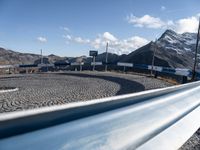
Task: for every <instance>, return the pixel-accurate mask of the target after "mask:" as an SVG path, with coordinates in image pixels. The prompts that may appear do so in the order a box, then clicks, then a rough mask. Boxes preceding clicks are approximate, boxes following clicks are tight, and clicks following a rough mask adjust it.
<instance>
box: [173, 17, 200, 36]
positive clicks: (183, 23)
mask: <svg viewBox="0 0 200 150" xmlns="http://www.w3.org/2000/svg"><path fill="white" fill-rule="evenodd" d="M198 24H199V20H198V17H197V16H193V17H188V18H184V19H180V20H178V21H176V22H175V27H174V29H175V31H176V32H178V33H184V32H192V33H196V32H197V30H198Z"/></svg>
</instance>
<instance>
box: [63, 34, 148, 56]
mask: <svg viewBox="0 0 200 150" xmlns="http://www.w3.org/2000/svg"><path fill="white" fill-rule="evenodd" d="M63 37H64V38H65V39H66V40H67V43H69V42H75V43H79V44H87V45H90V46H91V47H93V48H95V49H100V50H101V49H103V50H104V49H105V46H106V43H107V42H108V43H109V51H110V52H113V53H116V54H128V53H130V52H132V51H134V50H136V49H137V48H139V47H141V46H143V45H145V44H147V43H148V42H149V41H148V40H146V39H144V38H142V37H139V36H133V37H130V38H127V39H118V38H117V37H115V36H114V35H113V34H111V33H109V32H104V33H103V34H99V35H98V36H97V37H96V38H95V39H92V40H91V39H85V38H82V37H72V36H70V35H66V36H63ZM69 37H70V38H69Z"/></svg>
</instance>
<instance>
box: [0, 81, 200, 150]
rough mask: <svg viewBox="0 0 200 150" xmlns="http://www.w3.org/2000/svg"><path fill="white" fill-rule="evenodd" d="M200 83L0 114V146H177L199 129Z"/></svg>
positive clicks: (71, 149)
mask: <svg viewBox="0 0 200 150" xmlns="http://www.w3.org/2000/svg"><path fill="white" fill-rule="evenodd" d="M199 114H200V82H194V83H188V84H185V85H179V86H173V87H168V88H164V89H155V90H150V91H144V92H140V93H135V94H128V95H121V96H116V97H110V98H104V99H101V100H99V99H97V100H92V101H87V102H79V103H71V104H66V105H61V106H52V107H45V108H38V109H34V110H27V111H21V112H13V113H5V114H0V149H2V150H7V149H30V150H32V149H34V150H35V149H43V150H45V149H46V150H50V149H54V150H55V149H67V150H68V149H69V150H75V149H78V150H79V149H80V150H88V149H98V150H99V149H103V150H110V149H141V150H146V149H148V150H149V149H152V150H155V149H159V150H160V149H162V150H165V149H166V150H170V149H178V148H179V147H180V146H181V145H183V144H184V142H185V141H186V140H187V139H188V138H189V137H190V136H192V134H193V133H194V132H195V131H196V130H197V129H198V128H199V127H200V117H199Z"/></svg>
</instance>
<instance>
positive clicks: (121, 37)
mask: <svg viewBox="0 0 200 150" xmlns="http://www.w3.org/2000/svg"><path fill="white" fill-rule="evenodd" d="M199 16H200V1H199V0H151V1H150V0H0V20H1V21H0V46H1V47H4V48H8V49H12V50H15V51H19V52H27V53H40V49H43V51H44V54H45V55H49V54H52V53H53V54H56V55H59V56H80V55H88V51H89V50H90V49H97V50H99V52H103V51H105V45H106V42H109V51H110V52H114V53H118V54H122V53H129V52H131V51H133V50H135V49H137V48H138V47H141V46H143V45H145V44H146V43H148V42H149V41H151V40H155V38H158V37H159V36H160V35H161V34H162V33H163V32H164V31H165V30H166V29H167V28H170V29H173V30H175V31H176V32H178V33H183V32H196V31H197V26H198V17H199Z"/></svg>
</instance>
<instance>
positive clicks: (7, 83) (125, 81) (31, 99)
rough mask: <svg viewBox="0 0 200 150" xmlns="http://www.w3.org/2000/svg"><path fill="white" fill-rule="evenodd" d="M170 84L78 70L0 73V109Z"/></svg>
mask: <svg viewBox="0 0 200 150" xmlns="http://www.w3.org/2000/svg"><path fill="white" fill-rule="evenodd" d="M170 85H171V84H169V83H166V82H164V81H161V80H157V79H152V78H148V77H144V76H138V75H127V74H118V73H100V72H94V73H93V72H82V73H78V72H77V73H75V72H74V73H73V72H67V73H51V74H28V75H26V74H25V75H15V76H5V77H0V87H17V88H19V90H18V91H16V92H8V93H0V113H4V112H11V111H17V110H24V109H32V108H37V107H42V106H50V105H57V104H64V103H70V102H76V101H84V100H91V99H97V98H102V97H109V96H114V95H120V94H127V93H133V92H139V91H144V90H148V89H155V88H160V87H166V86H170Z"/></svg>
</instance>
